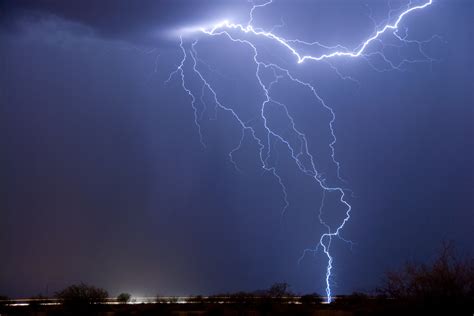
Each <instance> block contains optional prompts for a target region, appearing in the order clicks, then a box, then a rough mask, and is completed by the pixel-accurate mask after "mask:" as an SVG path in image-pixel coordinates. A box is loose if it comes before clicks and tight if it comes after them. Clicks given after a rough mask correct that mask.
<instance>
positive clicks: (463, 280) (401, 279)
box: [378, 243, 474, 307]
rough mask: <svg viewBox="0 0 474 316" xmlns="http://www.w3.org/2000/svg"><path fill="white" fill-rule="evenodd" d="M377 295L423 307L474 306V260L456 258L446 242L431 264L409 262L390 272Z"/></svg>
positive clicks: (449, 244) (451, 245) (450, 246)
mask: <svg viewBox="0 0 474 316" xmlns="http://www.w3.org/2000/svg"><path fill="white" fill-rule="evenodd" d="M378 292H379V293H380V294H382V295H384V296H386V297H388V298H391V299H395V300H398V301H404V302H408V303H416V304H423V305H424V306H431V307H434V306H441V305H442V306H458V307H460V306H468V305H471V306H472V304H473V303H474V260H473V259H472V258H468V259H465V260H460V259H459V258H457V256H456V253H455V251H454V246H453V244H452V243H443V246H442V248H441V251H440V253H439V255H438V257H437V258H436V260H435V261H434V262H433V263H432V264H431V265H427V264H415V263H406V264H405V266H404V267H403V268H402V269H400V270H398V271H390V272H388V273H387V274H386V276H385V278H384V283H383V285H382V287H380V288H379V289H378Z"/></svg>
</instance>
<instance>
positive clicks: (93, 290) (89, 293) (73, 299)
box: [56, 283, 109, 305]
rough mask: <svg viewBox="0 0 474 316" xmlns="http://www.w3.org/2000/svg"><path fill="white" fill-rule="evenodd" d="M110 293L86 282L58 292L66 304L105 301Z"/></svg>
mask: <svg viewBox="0 0 474 316" xmlns="http://www.w3.org/2000/svg"><path fill="white" fill-rule="evenodd" d="M108 296H109V294H108V293H107V291H106V290H104V289H101V288H97V287H95V286H91V285H87V284H85V283H80V284H74V285H71V286H68V287H67V288H65V289H64V290H62V291H60V292H58V293H56V297H57V298H58V299H60V300H61V301H62V302H63V304H64V305H92V304H97V303H103V302H105V301H106V299H107V297H108Z"/></svg>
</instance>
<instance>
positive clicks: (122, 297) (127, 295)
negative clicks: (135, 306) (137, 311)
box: [117, 293, 132, 303]
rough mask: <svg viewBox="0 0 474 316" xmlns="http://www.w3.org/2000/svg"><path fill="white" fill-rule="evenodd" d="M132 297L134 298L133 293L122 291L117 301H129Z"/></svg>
mask: <svg viewBox="0 0 474 316" xmlns="http://www.w3.org/2000/svg"><path fill="white" fill-rule="evenodd" d="M131 298H132V295H130V293H120V294H119V295H118V296H117V301H118V302H119V303H128V302H129V301H130V299H131Z"/></svg>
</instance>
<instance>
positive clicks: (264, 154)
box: [167, 0, 433, 303]
mask: <svg viewBox="0 0 474 316" xmlns="http://www.w3.org/2000/svg"><path fill="white" fill-rule="evenodd" d="M249 2H251V3H252V8H251V9H250V11H249V19H248V22H247V24H245V25H244V24H237V23H231V22H229V21H227V20H226V21H223V22H221V23H217V24H215V25H213V26H212V27H210V28H200V29H199V31H200V33H201V34H203V35H206V36H209V37H216V36H224V37H226V38H227V39H228V40H230V41H231V42H233V43H238V44H242V45H245V46H246V47H248V48H249V49H250V50H251V51H252V53H253V54H252V55H253V62H254V65H255V79H256V81H257V84H258V86H259V87H260V90H261V91H262V97H263V100H262V102H261V103H260V105H259V112H260V114H259V117H258V118H257V119H255V121H256V123H260V124H261V126H262V127H263V130H264V133H265V135H264V136H261V135H259V133H257V131H256V129H255V127H254V126H253V125H254V124H256V123H252V124H251V123H250V122H246V121H245V120H243V119H242V118H241V117H240V116H239V114H238V113H237V111H235V110H234V109H233V107H231V106H228V105H224V104H223V103H222V102H221V101H220V99H219V97H218V94H217V92H216V89H214V88H213V86H212V85H211V83H210V81H209V80H207V79H206V78H205V76H204V74H203V72H201V71H200V70H199V67H198V64H199V62H201V63H202V61H201V59H199V58H198V51H197V49H196V46H197V44H198V43H199V40H198V39H196V40H194V41H193V42H192V44H191V45H190V46H189V47H188V48H186V46H185V44H184V42H183V38H182V36H180V45H179V46H180V49H181V51H182V54H183V57H182V59H181V62H180V64H179V66H178V67H177V68H176V70H175V71H173V72H172V73H171V74H170V76H169V78H168V80H167V82H169V81H170V80H171V78H172V77H173V76H174V75H176V74H179V75H180V77H181V86H182V88H183V90H184V91H185V92H186V93H187V94H188V95H189V96H190V98H191V106H192V108H193V110H194V122H195V125H196V126H197V129H198V132H199V137H200V141H201V143H202V144H203V146H205V144H204V142H203V136H202V133H201V125H200V120H201V119H202V115H203V112H201V115H200V116H199V115H198V110H197V107H196V100H197V98H196V96H195V95H194V93H193V91H191V89H190V88H189V87H188V86H187V85H186V80H185V70H184V68H185V64H186V63H187V62H188V58H189V57H190V58H191V61H190V62H191V69H192V72H193V73H194V74H195V75H196V76H197V77H198V78H199V81H200V83H201V97H200V98H199V99H200V100H201V102H202V103H203V104H204V103H205V102H204V100H203V96H204V93H205V91H207V92H209V93H210V94H211V95H212V99H213V102H214V104H215V107H216V110H217V109H220V110H222V111H224V112H226V113H229V114H230V115H231V117H233V118H234V119H235V120H236V121H237V123H238V125H239V126H240V128H241V137H240V139H239V142H238V143H237V145H236V146H235V147H234V148H233V149H232V150H231V151H230V152H229V154H228V156H229V160H230V162H231V163H232V164H233V165H234V167H235V168H236V170H240V169H239V167H238V165H237V162H236V161H235V160H234V156H233V155H234V154H235V153H236V152H237V151H239V150H240V149H241V147H242V145H243V141H244V139H245V138H246V137H247V136H250V137H251V138H252V140H253V141H255V142H256V143H257V145H258V148H259V149H258V150H259V158H260V163H261V167H262V168H263V169H264V170H266V171H268V172H270V173H271V174H272V175H273V176H274V177H275V179H276V180H277V182H278V184H279V186H280V187H281V190H282V193H283V201H284V207H283V211H282V215H283V214H284V213H285V211H286V210H287V208H288V207H289V205H290V204H289V197H288V192H287V187H286V185H285V183H284V181H283V178H282V176H281V175H280V173H279V168H278V166H277V165H276V164H270V163H269V158H270V156H271V154H272V146H271V143H272V141H277V142H280V143H281V144H283V145H284V146H285V147H286V148H287V150H288V152H289V156H290V157H291V159H292V160H293V161H294V162H295V164H296V166H297V167H298V169H299V170H300V171H301V172H302V173H303V174H305V175H307V176H309V177H311V178H312V179H313V180H314V181H315V182H316V183H317V184H318V185H319V187H320V188H321V189H322V193H323V198H322V200H321V204H320V206H319V208H318V219H319V221H320V223H321V225H323V227H325V229H326V232H324V233H323V234H322V235H321V236H320V238H319V241H318V244H317V247H316V249H314V250H313V249H306V250H305V251H304V252H303V256H304V255H305V254H306V252H308V251H315V250H317V249H318V248H322V250H323V252H324V254H325V256H326V257H327V266H326V274H325V283H326V288H325V292H326V297H327V303H331V302H332V301H333V297H332V289H331V276H332V269H333V262H334V258H333V256H332V255H331V251H330V250H331V245H332V242H333V238H339V239H341V240H343V241H345V242H348V243H350V244H351V245H352V242H351V241H349V240H346V239H344V238H343V237H341V235H340V233H341V231H342V229H343V228H344V226H345V225H346V223H347V222H348V221H349V219H350V217H351V210H352V206H351V205H350V203H349V202H348V200H347V194H348V192H350V191H349V190H348V189H346V188H344V187H343V186H340V185H330V184H328V181H327V180H326V179H325V177H324V174H323V173H322V172H321V171H319V170H318V168H317V163H316V159H315V156H314V154H313V153H311V152H310V150H309V146H308V143H309V142H308V139H307V137H306V135H305V133H304V132H302V131H301V130H300V129H299V128H298V127H297V125H296V123H295V120H294V118H293V117H292V115H291V113H290V111H289V109H288V107H287V105H286V104H284V103H282V102H280V101H279V100H277V99H276V98H275V97H273V96H272V89H273V87H274V86H275V85H276V84H279V83H281V81H282V80H283V79H285V78H286V79H287V80H290V81H291V82H293V83H294V84H297V85H299V86H301V87H302V88H305V89H307V90H308V91H309V92H310V93H311V94H312V95H313V97H314V100H315V102H316V103H318V104H320V105H321V106H322V107H323V108H324V109H325V110H326V111H327V112H328V113H329V115H330V120H329V124H328V125H329V131H330V134H331V140H330V141H329V148H330V155H331V159H332V162H333V164H334V165H335V167H336V177H337V179H338V180H339V182H340V183H346V181H345V180H344V179H343V178H342V176H341V164H340V162H339V161H338V160H337V159H336V155H335V146H336V142H337V138H336V132H335V129H334V123H335V121H336V114H335V112H334V110H333V109H332V108H331V107H330V106H329V105H328V104H327V102H326V101H325V100H324V99H323V98H322V97H321V96H320V95H319V94H318V92H317V89H316V88H315V87H314V85H312V84H310V83H309V82H305V81H303V80H301V79H299V78H297V77H296V76H294V75H293V74H292V73H291V72H290V71H289V70H288V69H287V68H284V67H282V66H280V65H278V64H275V63H268V62H265V61H263V60H261V58H260V56H259V52H258V49H257V45H256V44H255V43H253V42H252V41H250V40H248V39H242V38H239V37H236V36H235V35H234V34H235V33H240V34H242V35H253V36H256V37H263V38H266V39H269V40H271V41H273V42H275V43H277V44H279V45H281V46H283V47H284V48H286V49H287V50H288V51H289V53H290V54H292V55H294V56H295V57H296V61H297V63H299V64H301V63H303V62H305V61H306V60H312V61H321V62H325V63H326V64H328V65H329V66H330V67H331V68H332V69H333V70H334V71H335V72H336V74H337V75H338V76H339V77H340V78H341V79H349V80H353V81H355V80H354V79H353V78H351V77H349V76H345V75H343V74H341V73H340V72H339V70H338V69H337V68H336V67H335V66H333V64H331V63H330V62H329V60H330V59H332V58H336V57H345V58H357V57H361V58H366V59H367V58H369V57H371V56H373V55H379V56H380V57H382V59H383V60H384V62H386V63H387V64H388V65H389V67H390V68H391V69H400V65H401V64H402V63H410V62H419V61H430V62H432V61H433V60H432V59H430V58H429V57H428V56H427V54H426V53H425V52H424V51H423V49H422V45H423V44H424V43H426V42H427V41H416V40H409V39H407V34H406V33H405V35H401V34H400V33H399V26H400V24H401V22H402V20H403V19H404V18H405V17H406V16H407V15H409V14H410V13H412V12H414V11H418V10H422V9H424V8H426V7H428V6H430V5H431V4H432V3H433V0H428V1H426V2H424V3H423V4H420V5H416V6H411V2H410V3H409V4H408V5H407V6H406V8H405V9H404V10H402V12H401V13H400V14H399V15H398V16H397V17H396V19H395V20H394V21H393V22H392V23H390V20H393V18H392V13H393V11H392V10H391V11H390V13H389V18H388V22H387V24H385V25H384V26H383V27H380V28H376V29H375V30H374V33H373V34H372V35H371V36H369V37H368V38H367V39H366V40H365V41H363V42H362V43H361V44H360V45H359V46H357V47H356V48H355V49H353V50H350V49H348V48H346V47H344V46H342V45H334V46H328V45H323V44H321V43H319V42H306V41H303V40H299V39H286V38H284V37H281V36H278V35H276V34H275V33H274V32H273V29H272V31H269V32H268V31H265V30H263V29H261V28H257V27H255V26H253V25H252V23H253V21H254V13H255V10H257V9H259V8H264V7H266V6H268V5H271V4H272V3H273V0H266V1H264V2H262V3H261V4H255V3H254V2H253V1H249ZM231 31H232V32H231ZM389 31H392V34H393V36H394V37H395V38H396V39H398V40H399V41H400V42H401V43H404V44H405V45H407V44H416V45H418V50H419V52H420V54H421V55H422V57H423V58H424V59H423V60H403V61H402V62H401V63H400V64H395V63H393V62H392V61H390V60H389V59H387V58H386V57H385V56H384V54H383V52H370V53H368V52H367V49H368V47H369V45H370V44H371V43H372V42H374V41H379V42H381V41H382V40H381V37H382V35H383V34H385V33H388V32H389ZM294 44H303V45H307V46H313V45H317V46H319V47H321V48H324V49H326V50H329V51H332V52H331V53H326V54H321V55H303V54H301V53H300V52H298V50H297V49H296V48H295V47H294V46H293V45H294ZM382 45H383V43H382ZM369 64H370V62H369ZM372 67H373V68H374V69H375V67H374V66H372ZM267 69H270V70H272V72H273V80H272V81H270V82H266V81H265V80H264V79H263V77H262V72H263V71H264V70H267ZM376 70H377V69H376ZM204 106H205V104H204ZM270 106H277V107H280V108H282V109H283V111H284V113H285V115H286V118H287V119H288V121H289V129H290V130H291V132H292V133H293V135H294V136H295V137H296V138H297V139H298V143H299V144H298V146H295V145H294V144H292V142H291V141H290V139H289V137H285V135H283V134H281V133H278V132H277V131H275V130H273V129H272V128H271V127H270V125H269V124H268V121H269V118H268V116H267V111H268V108H269V107H270ZM329 193H332V194H337V195H338V201H339V203H340V205H341V206H343V207H344V210H345V211H344V212H345V213H344V214H345V216H344V218H343V220H342V222H341V223H340V224H339V225H338V226H337V227H335V228H334V227H331V226H330V225H329V224H327V223H326V222H325V220H324V218H323V209H324V206H325V205H324V203H325V199H326V197H327V194H329ZM300 260H301V258H300Z"/></svg>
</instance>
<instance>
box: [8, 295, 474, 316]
mask: <svg viewBox="0 0 474 316" xmlns="http://www.w3.org/2000/svg"><path fill="white" fill-rule="evenodd" d="M426 303H427V302H407V301H405V302H401V301H395V300H391V299H381V298H360V299H359V298H353V297H345V298H340V299H338V300H337V301H336V302H334V303H332V304H322V303H320V302H300V301H291V302H289V301H281V300H275V299H265V300H259V301H253V302H239V303H237V302H206V301H205V300H204V301H202V302H188V303H185V304H182V303H174V302H173V303H169V302H161V303H147V304H111V303H103V304H93V305H63V304H52V305H44V304H39V303H30V304H29V305H28V306H25V305H15V304H13V305H6V306H0V316H13V315H25V316H30V315H31V316H56V315H57V316H61V315H95V316H125V315H137V316H141V315H150V316H151V315H176V316H188V315H209V316H211V315H229V316H247V315H248V316H261V315H262V316H263V315H295V316H298V315H302V316H303V315H305V316H306V315H307V316H310V315H311V316H351V315H473V312H474V309H473V307H472V306H467V305H464V304H456V303H455V302H453V303H454V304H451V305H450V306H448V305H447V304H445V303H443V302H430V304H426Z"/></svg>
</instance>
